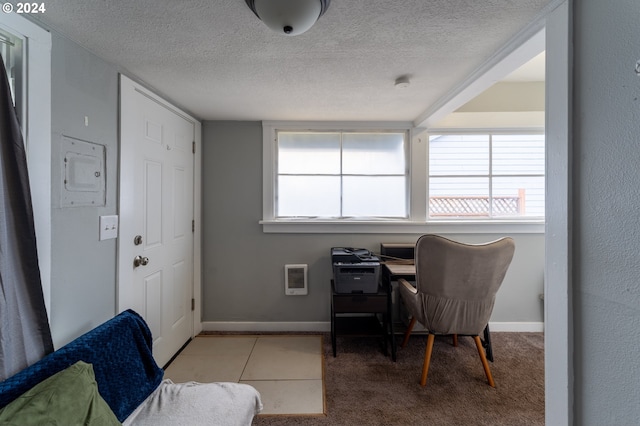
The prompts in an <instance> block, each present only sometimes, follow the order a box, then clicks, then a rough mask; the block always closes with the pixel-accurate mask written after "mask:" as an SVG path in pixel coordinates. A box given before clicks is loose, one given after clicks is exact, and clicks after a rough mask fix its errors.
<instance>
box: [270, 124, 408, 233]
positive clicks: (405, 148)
mask: <svg viewBox="0 0 640 426" xmlns="http://www.w3.org/2000/svg"><path fill="white" fill-rule="evenodd" d="M281 133H284V134H286V133H296V134H305V133H306V134H316V135H322V134H327V135H339V141H340V142H339V157H340V163H341V164H340V167H339V171H336V172H334V173H320V174H319V175H318V174H315V173H312V174H305V173H287V172H284V173H283V172H281V170H280V164H279V163H278V158H280V152H279V149H280V148H279V147H280V143H279V142H280V141H279V134H281ZM410 133H411V132H410V129H386V128H385V129H375V130H364V129H362V130H361V129H358V130H353V129H335V130H317V129H313V130H311V129H310V130H305V131H299V130H297V131H292V130H289V129H287V130H284V129H281V128H277V129H275V141H274V142H275V150H276V152H275V154H274V155H275V156H276V159H275V161H274V167H275V171H274V173H275V181H276V182H277V181H279V178H281V177H284V176H314V175H316V176H333V177H337V178H339V180H340V185H339V187H340V194H339V200H340V201H339V204H340V215H339V216H327V217H322V216H310V215H309V216H304V215H301V216H287V215H280V214H279V212H278V202H279V199H280V195H281V192H280V190H281V188H280V186H279V185H278V184H277V183H276V184H275V191H274V212H273V216H274V219H276V220H300V219H302V220H318V219H319V220H330V221H345V220H356V221H361V220H371V221H374V222H378V221H387V220H406V219H408V218H409V204H410V203H409V198H410V191H409V187H408V185H409V182H410V175H409V173H410V167H409V160H410V155H409V140H410ZM349 134H395V135H399V134H401V135H402V138H403V156H404V159H403V160H404V164H403V165H402V166H403V170H402V173H400V172H398V173H384V174H379V173H374V174H369V173H353V172H352V173H349V172H345V170H344V169H343V167H344V166H345V163H344V155H345V151H344V149H345V147H344V146H345V145H344V144H345V137H348V135H349ZM390 176H396V177H400V178H402V179H403V180H404V183H405V194H404V199H405V206H404V212H405V214H404V215H403V216H384V215H381V216H377V215H371V216H350V215H345V208H346V207H345V189H344V186H345V179H348V178H350V177H390Z"/></svg>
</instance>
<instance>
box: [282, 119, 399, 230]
mask: <svg viewBox="0 0 640 426" xmlns="http://www.w3.org/2000/svg"><path fill="white" fill-rule="evenodd" d="M276 140H277V144H276V145H277V146H276V169H277V170H276V182H275V184H276V189H275V194H274V195H275V214H274V216H275V218H276V219H282V218H290V219H291V218H323V219H331V220H336V219H337V220H340V219H364V218H367V219H383V218H394V219H398V218H407V215H408V214H407V211H408V202H407V188H408V167H407V163H408V162H407V140H408V131H304V132H302V131H276Z"/></svg>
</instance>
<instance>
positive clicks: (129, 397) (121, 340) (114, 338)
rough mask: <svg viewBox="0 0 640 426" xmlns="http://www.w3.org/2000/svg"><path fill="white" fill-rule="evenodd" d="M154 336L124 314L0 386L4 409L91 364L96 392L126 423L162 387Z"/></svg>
mask: <svg viewBox="0 0 640 426" xmlns="http://www.w3.org/2000/svg"><path fill="white" fill-rule="evenodd" d="M151 347H152V340H151V331H150V330H149V327H148V326H147V324H146V323H145V322H144V320H143V319H142V317H141V316H140V315H138V314H137V313H136V312H134V311H132V310H128V311H125V312H122V313H121V314H119V315H117V316H116V317H114V318H112V319H110V320H109V321H107V322H105V323H104V324H102V325H100V326H98V327H96V328H94V329H93V330H91V331H89V332H87V333H86V334H84V335H82V336H80V337H78V338H77V339H76V340H74V341H72V342H71V343H69V344H67V345H65V346H63V347H62V348H60V349H58V350H57V351H55V352H53V353H51V354H49V355H47V356H45V357H44V358H43V359H41V360H40V361H38V362H36V363H35V364H33V365H31V366H29V367H27V368H26V369H24V370H22V371H21V372H19V373H18V374H16V375H15V376H12V377H10V378H8V379H7V380H5V381H4V382H0V408H2V407H4V406H6V405H7V404H9V403H10V402H11V401H13V400H14V399H16V398H17V397H18V396H20V395H22V394H23V393H24V392H26V391H27V390H29V389H31V388H32V387H33V386H35V385H36V384H38V383H40V382H41V381H43V380H44V379H46V378H47V377H49V376H51V375H53V374H55V373H57V372H59V371H62V370H64V369H65V368H67V367H69V366H71V365H72V364H74V363H76V362H77V361H84V362H87V363H89V364H93V370H94V372H95V376H96V381H97V382H98V390H99V391H100V395H102V398H104V400H105V401H106V402H107V404H109V406H110V407H111V410H113V412H114V413H115V415H116V417H117V418H118V420H120V421H123V420H124V419H126V418H127V417H128V416H129V414H131V413H132V412H133V410H135V408H136V407H137V406H138V405H140V404H141V403H142V401H144V400H145V399H146V398H147V396H148V395H149V394H151V392H153V391H154V390H155V389H156V387H158V385H159V384H160V382H161V381H162V377H163V374H164V373H163V370H162V369H161V368H160V367H158V365H157V364H156V362H155V360H154V359H153V356H152V353H151Z"/></svg>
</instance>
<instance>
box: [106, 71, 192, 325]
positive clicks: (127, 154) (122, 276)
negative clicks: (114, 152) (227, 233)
mask: <svg viewBox="0 0 640 426" xmlns="http://www.w3.org/2000/svg"><path fill="white" fill-rule="evenodd" d="M123 82H125V83H126V84H130V85H133V87H134V88H135V90H136V91H137V92H139V93H140V94H142V95H144V96H146V97H148V98H150V99H152V100H154V101H155V102H157V103H159V104H160V105H162V106H164V107H165V108H167V109H169V110H171V111H173V112H174V113H175V114H177V115H179V116H181V117H182V118H184V119H185V120H187V121H189V122H191V123H192V124H193V132H194V135H193V137H194V144H195V145H194V146H195V153H194V155H193V220H194V226H195V231H194V232H193V288H192V289H191V297H192V298H193V299H194V305H193V307H194V308H193V310H192V311H191V315H192V317H191V320H192V325H191V337H194V336H195V335H197V334H198V333H200V332H201V331H202V179H201V176H202V123H201V122H200V121H199V120H197V119H196V118H194V117H193V116H191V115H190V114H188V113H186V112H185V111H183V110H181V109H180V108H178V107H176V106H175V105H173V104H172V103H171V102H169V101H167V100H166V99H164V98H162V97H161V96H159V95H157V94H155V93H154V92H152V91H150V90H148V89H146V88H145V87H144V86H142V85H141V84H139V83H137V82H135V81H134V80H132V79H130V78H129V77H127V76H125V75H124V74H119V84H118V90H119V91H120V92H119V98H120V102H119V105H118V108H119V109H120V110H121V109H122V84H123ZM118 128H119V131H118V134H119V137H120V153H119V160H118V161H119V163H118V170H119V176H118V214H119V216H120V218H122V216H123V215H126V214H128V212H126V211H124V209H123V202H122V201H123V197H124V196H125V194H126V192H125V191H126V183H125V182H123V181H122V170H123V169H124V167H129V165H128V161H131V157H132V150H131V149H130V147H128V146H125V144H123V141H122V135H121V134H120V132H121V129H122V126H121V123H120V114H118ZM124 243H125V242H123V241H122V239H121V238H120V237H119V238H118V254H117V265H118V266H117V268H118V275H117V276H118V279H117V283H116V311H117V312H122V310H123V308H122V307H121V306H120V285H121V284H122V283H123V282H125V281H126V280H127V278H128V274H127V272H126V271H128V269H129V268H121V264H120V263H121V259H120V253H121V245H122V244H124ZM127 265H128V263H127Z"/></svg>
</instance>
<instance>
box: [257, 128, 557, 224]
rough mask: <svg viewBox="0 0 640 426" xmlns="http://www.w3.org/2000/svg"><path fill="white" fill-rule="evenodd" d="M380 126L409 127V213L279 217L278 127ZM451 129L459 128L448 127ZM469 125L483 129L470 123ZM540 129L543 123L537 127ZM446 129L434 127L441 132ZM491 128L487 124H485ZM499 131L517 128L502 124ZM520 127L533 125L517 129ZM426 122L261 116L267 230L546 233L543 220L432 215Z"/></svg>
mask: <svg viewBox="0 0 640 426" xmlns="http://www.w3.org/2000/svg"><path fill="white" fill-rule="evenodd" d="M340 130H341V131H376V130H390V131H394V130H395V131H398V130H403V131H407V132H408V141H407V151H406V155H407V156H408V158H407V167H408V169H409V170H408V176H409V180H408V182H407V189H406V190H407V204H408V217H407V218H406V219H396V218H384V219H376V220H371V219H353V218H349V219H339V220H329V219H309V218H303V219H298V218H283V219H278V218H276V217H275V195H276V194H275V190H276V179H277V164H276V161H277V137H276V131H340ZM452 130H453V133H456V132H460V131H461V130H460V129H455V130H454V129H446V131H452ZM468 130H469V131H475V132H477V131H479V130H472V129H468ZM533 130H534V131H535V132H538V130H539V129H533ZM444 131H445V130H442V131H439V130H437V129H436V133H438V134H440V133H443V132H444ZM482 131H484V132H487V131H489V130H488V129H482ZM500 131H506V132H509V131H515V130H514V129H508V130H506V129H500ZM517 131H518V132H525V131H532V129H526V130H525V129H518V130H517ZM428 133H434V132H432V131H429V132H427V129H425V128H415V127H413V123H411V122H320V121H263V122H262V164H263V167H262V220H259V224H260V225H261V226H262V229H263V232H264V233H323V234H343V233H350V234H425V233H440V234H487V233H496V234H503V233H512V234H542V233H544V227H545V225H544V220H539V221H525V220H521V219H519V220H491V221H487V220H483V221H478V220H455V221H452V220H438V221H433V220H428V217H427V213H428V210H427V206H428V181H427V179H428V170H427V167H428V164H429V163H428V161H429V159H428V151H429V136H428Z"/></svg>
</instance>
